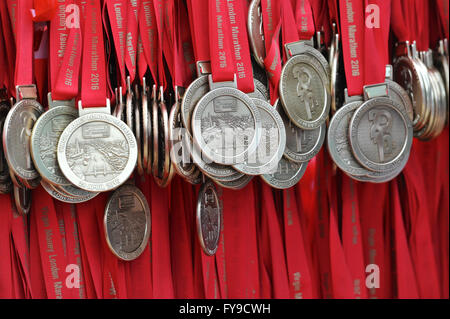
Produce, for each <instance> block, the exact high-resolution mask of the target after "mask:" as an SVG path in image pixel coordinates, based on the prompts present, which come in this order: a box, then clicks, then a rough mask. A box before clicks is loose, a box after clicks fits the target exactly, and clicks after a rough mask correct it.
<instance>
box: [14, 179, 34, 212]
mask: <svg viewBox="0 0 450 319" xmlns="http://www.w3.org/2000/svg"><path fill="white" fill-rule="evenodd" d="M14 203H15V204H16V210H17V213H19V215H21V216H23V215H28V213H29V212H30V208H31V191H30V190H29V189H28V188H25V187H17V186H14Z"/></svg>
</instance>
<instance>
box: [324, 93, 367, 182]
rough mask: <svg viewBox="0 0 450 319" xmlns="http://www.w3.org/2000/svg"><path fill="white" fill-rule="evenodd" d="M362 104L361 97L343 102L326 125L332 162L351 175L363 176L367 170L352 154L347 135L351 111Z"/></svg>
mask: <svg viewBox="0 0 450 319" xmlns="http://www.w3.org/2000/svg"><path fill="white" fill-rule="evenodd" d="M362 104H363V101H362V99H361V100H358V101H353V102H350V103H346V104H344V106H342V107H341V108H340V109H339V110H337V112H336V113H335V114H334V116H333V118H332V119H331V121H330V125H329V127H328V152H329V153H330V156H331V158H332V159H333V161H334V163H336V165H337V166H338V167H339V168H340V169H341V170H343V171H344V172H345V173H347V174H349V175H352V176H365V175H366V174H367V173H368V172H369V171H368V170H367V169H365V168H364V167H362V166H361V164H359V162H358V161H357V160H356V159H355V157H354V156H353V153H352V150H351V147H350V140H349V136H348V130H349V125H350V120H351V119H352V116H353V113H354V111H355V110H356V109H358V107H360V106H361V105H362Z"/></svg>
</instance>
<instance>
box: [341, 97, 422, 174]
mask: <svg viewBox="0 0 450 319" xmlns="http://www.w3.org/2000/svg"><path fill="white" fill-rule="evenodd" d="M349 135H350V145H351V148H352V150H353V154H354V156H355V158H356V159H357V160H358V162H359V163H360V164H361V165H362V166H364V167H366V168H367V169H369V170H371V171H392V170H395V168H397V167H398V166H400V165H401V164H402V163H403V162H404V157H405V156H409V150H410V149H411V145H412V138H413V129H412V123H411V121H410V120H409V117H408V115H407V114H406V111H405V109H404V107H402V106H401V105H400V104H399V103H398V102H395V101H394V100H392V99H390V98H386V97H376V98H372V99H369V100H368V101H366V102H365V103H363V104H362V105H361V106H360V107H359V108H358V109H357V110H356V111H355V112H354V114H353V117H352V119H351V121H350V129H349Z"/></svg>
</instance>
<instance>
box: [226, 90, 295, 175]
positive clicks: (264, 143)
mask: <svg viewBox="0 0 450 319" xmlns="http://www.w3.org/2000/svg"><path fill="white" fill-rule="evenodd" d="M253 102H254V103H255V105H256V107H257V108H258V110H259V114H260V115H261V140H260V142H259V144H258V147H257V149H256V151H255V152H254V153H253V154H252V155H250V157H249V158H247V159H246V161H245V162H244V163H240V164H236V165H234V166H233V167H234V168H235V169H236V170H238V171H240V172H242V173H244V174H247V175H261V174H268V173H272V172H274V171H275V170H276V168H277V167H278V162H279V161H280V159H281V157H282V156H283V151H284V149H285V147H286V129H285V126H284V124H283V120H282V118H281V116H280V114H278V112H277V111H276V110H275V108H274V107H273V106H272V105H270V104H269V103H268V102H266V101H264V100H260V99H253Z"/></svg>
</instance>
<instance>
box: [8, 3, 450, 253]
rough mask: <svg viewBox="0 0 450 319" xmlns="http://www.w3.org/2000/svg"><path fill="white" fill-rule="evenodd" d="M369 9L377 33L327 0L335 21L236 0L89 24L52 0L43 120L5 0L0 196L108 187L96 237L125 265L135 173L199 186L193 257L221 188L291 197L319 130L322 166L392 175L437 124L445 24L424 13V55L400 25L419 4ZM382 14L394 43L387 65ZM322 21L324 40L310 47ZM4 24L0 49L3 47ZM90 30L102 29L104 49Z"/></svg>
mask: <svg viewBox="0 0 450 319" xmlns="http://www.w3.org/2000/svg"><path fill="white" fill-rule="evenodd" d="M370 2H371V3H374V4H376V5H377V6H378V7H380V8H381V9H382V10H381V12H383V14H382V15H381V23H380V24H381V26H380V27H379V28H376V27H374V28H369V27H368V26H365V23H364V12H365V11H364V8H365V7H366V6H367V5H368V1H365V0H341V1H340V3H339V4H340V16H339V14H338V10H337V2H336V1H331V2H328V3H327V2H326V1H319V0H309V1H308V0H295V1H290V0H282V1H269V0H252V1H250V2H249V4H248V10H247V7H246V2H245V1H244V0H236V1H230V0H228V1H227V0H214V1H208V0H187V1H186V2H185V1H182V0H167V1H162V0H157V1H127V0H105V1H104V3H105V8H106V10H105V11H104V14H105V16H104V17H103V19H102V11H101V5H100V1H97V0H88V1H82V2H80V7H78V5H76V4H75V3H77V2H76V1H75V3H74V1H73V0H59V1H58V4H57V8H56V10H55V12H56V13H55V16H54V17H53V18H52V20H51V21H50V24H49V32H48V33H49V40H50V41H49V43H50V46H49V48H50V50H49V53H50V54H49V56H50V59H49V61H50V83H51V90H50V91H51V92H50V93H49V94H48V96H47V99H48V109H47V110H45V111H44V107H43V106H41V105H40V104H39V103H38V102H37V98H38V92H37V89H36V86H35V85H34V84H33V72H32V71H30V70H33V36H30V35H33V22H32V20H31V16H30V15H29V14H25V12H29V11H30V9H31V8H32V0H18V7H17V12H18V14H17V21H16V22H15V30H16V43H17V47H18V48H19V47H20V54H17V61H16V68H15V79H14V81H11V82H14V84H13V85H12V86H11V87H13V86H14V87H16V92H15V93H16V98H17V102H16V103H15V104H13V103H12V102H11V101H12V99H10V97H9V95H13V94H11V93H12V92H7V91H5V90H3V89H2V90H1V91H0V121H1V122H0V123H1V127H2V130H3V149H2V150H3V152H2V153H1V159H0V165H1V166H0V193H9V192H12V193H13V195H14V199H15V203H16V206H17V211H18V212H19V213H22V214H26V213H27V212H28V211H29V209H30V198H31V191H30V190H31V189H33V188H35V187H38V186H39V184H40V185H42V187H43V188H44V189H45V190H46V191H47V192H48V193H49V194H50V195H51V196H52V197H54V198H56V199H57V200H60V201H63V202H67V203H81V202H85V201H88V200H90V199H92V198H94V197H95V196H96V195H97V194H99V193H100V192H108V191H114V192H113V193H112V194H111V197H110V199H109V201H108V204H107V206H106V208H105V217H104V228H105V234H106V241H107V243H108V245H109V247H110V249H111V251H112V252H113V253H114V254H115V255H116V256H117V257H118V258H121V259H123V260H132V259H134V258H137V257H138V256H139V255H140V254H141V253H142V251H143V250H144V248H145V246H146V244H147V241H148V238H149V236H150V231H151V227H150V225H151V216H150V210H149V205H148V203H147V201H146V199H145V196H144V194H142V192H141V191H140V190H139V189H138V188H137V187H136V186H135V183H134V178H136V177H139V176H142V178H143V179H145V176H146V175H152V178H153V179H154V181H155V183H156V184H157V185H158V186H159V187H166V186H167V185H169V183H170V182H171V180H172V178H173V177H174V175H175V174H177V175H179V176H181V177H182V178H183V179H184V180H186V181H187V182H189V183H190V184H193V185H198V184H202V186H201V188H200V191H199V195H198V202H197V215H196V222H197V233H198V239H199V242H200V245H201V247H202V248H203V250H204V252H205V254H207V255H213V254H214V253H215V251H216V249H217V245H218V243H219V238H220V232H221V228H222V204H221V202H220V196H219V193H220V187H224V188H228V189H233V190H240V189H242V188H244V187H245V186H246V185H247V184H248V183H249V182H250V181H251V180H252V179H253V178H254V177H255V176H260V177H261V179H262V180H263V181H264V182H266V183H268V184H269V185H271V186H272V187H274V188H277V189H287V188H290V187H292V186H294V185H295V184H297V183H298V182H299V181H300V179H301V178H302V176H303V175H304V173H305V171H306V168H307V166H308V163H309V162H310V161H311V160H312V159H313V158H314V157H315V156H316V155H317V154H318V153H319V151H320V150H321V148H322V146H323V144H324V141H325V137H327V144H328V150H329V153H330V155H331V158H332V159H333V161H334V162H335V164H336V166H337V167H339V168H340V169H342V170H343V171H344V172H345V173H347V174H348V175H349V176H351V177H352V178H354V179H356V180H358V181H364V182H374V183H381V182H385V181H389V180H391V179H393V178H394V177H396V176H397V175H398V174H399V173H400V172H401V171H402V169H403V168H404V166H405V165H406V163H407V161H408V157H409V153H410V149H411V145H412V138H413V133H414V136H415V137H417V138H419V139H421V140H427V139H432V138H435V137H436V136H438V135H439V134H440V133H441V132H442V130H443V129H444V127H445V125H446V123H447V122H448V96H449V95H448V94H449V93H448V89H449V79H448V78H449V70H448V65H449V61H448V43H447V40H446V39H444V38H445V36H448V26H447V28H446V23H447V22H446V21H448V19H446V18H443V17H437V21H439V23H440V26H441V29H442V30H441V31H442V34H441V39H442V40H441V41H439V44H438V47H437V48H436V50H434V51H431V50H429V49H428V46H429V40H428V38H427V37H426V36H424V34H426V33H428V31H427V28H426V26H427V22H421V25H420V28H419V29H420V30H421V32H416V31H417V30H414V26H415V25H414V21H416V20H417V21H426V19H424V17H425V16H426V15H427V14H428V12H429V10H428V9H427V10H425V9H426V8H425V7H424V6H426V5H427V1H423V0H417V1H414V5H413V6H412V7H411V8H412V9H411V10H408V13H407V14H406V15H403V14H402V12H401V10H402V9H403V8H405V7H408V5H409V2H408V1H407V0H398V1H392V10H391V8H390V6H391V2H390V1H381V0H373V1H370ZM437 3H438V6H442V5H443V4H442V1H437ZM325 4H327V6H328V9H329V14H328V15H327V14H323V12H324V10H326V8H324V5H325ZM4 7H5V6H4V4H0V9H2V11H1V13H2V15H4V14H5V10H4ZM391 11H392V15H394V18H393V19H392V23H393V25H392V29H393V30H394V33H395V35H396V37H397V38H398V41H399V42H398V45H397V47H396V57H395V59H394V63H393V67H391V66H390V65H388V64H389V53H388V35H389V30H390V29H389V27H390V26H389V21H390V15H389V14H387V12H391ZM441 11H442V8H439V12H441ZM246 14H247V16H246ZM69 15H70V17H69ZM422 15H423V16H422ZM80 16H81V21H80ZM328 16H329V17H330V20H331V22H332V23H331V25H332V31H333V34H332V36H331V46H330V48H329V50H328V52H327V53H323V51H324V50H323V48H324V46H323V43H322V41H323V40H322V36H321V35H322V33H321V30H322V29H323V28H324V27H325V25H328V21H324V20H323V19H325V18H326V17H328ZM3 18H4V17H3V16H2V22H4V19H3ZM339 20H341V21H340V22H341V24H339ZM245 21H247V24H246V23H245ZM44 25H45V24H44ZM339 26H340V27H341V29H340V30H341V34H338V33H339V30H338V29H339ZM6 27H7V24H5V23H2V31H3V32H4V37H3V39H0V40H1V44H3V42H4V43H5V44H6V43H9V42H10V41H11V39H14V37H9V38H8V37H7V36H6V34H9V33H11V35H12V31H11V30H7V29H6ZM105 30H106V31H107V33H108V34H111V35H112V36H111V37H110V38H108V37H106V40H107V41H110V42H108V43H107V45H106V46H105V45H104V39H103V31H105ZM280 36H281V41H280ZM341 36H342V37H341ZM415 36H417V37H418V38H417V39H415ZM247 38H248V41H247ZM340 38H342V40H343V42H342V49H343V53H344V54H343V58H344V59H343V60H344V64H342V63H341V61H342V60H341V55H340V47H339V41H340ZM415 40H417V43H418V44H417V45H416V42H415ZM280 42H281V43H282V47H283V49H282V50H280ZM9 44H10V43H9ZM12 44H14V43H12ZM41 44H42V45H45V43H44V41H42V42H41ZM105 47H106V50H105ZM418 48H419V49H418ZM3 51H4V50H3V47H0V53H2V55H1V56H0V60H2V57H3V53H4V52H3ZM105 53H106V54H105ZM251 53H252V55H253V58H252V57H251ZM325 55H328V60H327V59H326V58H325ZM372 56H373V61H369V60H368V59H369V58H372ZM6 60H10V57H9V56H8V59H6ZM81 61H83V62H82V63H81ZM107 61H108V63H107ZM252 62H253V63H252ZM107 64H108V69H107V68H106V66H107ZM386 65H387V66H386ZM9 68H11V67H9ZM343 68H345V76H346V80H347V81H346V82H347V89H345V94H344V89H343V87H342V86H343V85H344V84H345V81H343V75H344V74H343V73H344V72H342V70H341V69H343ZM80 69H81V70H80ZM9 71H11V70H9ZM10 73H11V72H10ZM195 73H196V76H197V78H196V79H194V80H193V74H195ZM0 75H1V74H0ZM79 75H81V81H80V76H79ZM192 80H193V81H192ZM2 81H3V80H2ZM79 83H82V85H81V88H79ZM264 83H267V85H266V84H264ZM2 84H3V83H2ZM114 88H115V94H108V92H112V91H113V89H114ZM10 91H11V90H10ZM8 93H9V94H8ZM269 93H270V94H269ZM344 95H345V101H344ZM108 96H110V97H111V98H112V100H113V103H112V112H111V108H110V99H109V98H108ZM41 98H42V97H41ZM76 100H78V108H77V107H76V103H75V101H76ZM11 105H12V106H11ZM330 110H331V114H332V118H331V119H330V121H329V123H328V135H327V132H326V131H327V120H328V117H329V114H330ZM135 171H136V173H135V174H134V175H133V172H135Z"/></svg>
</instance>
